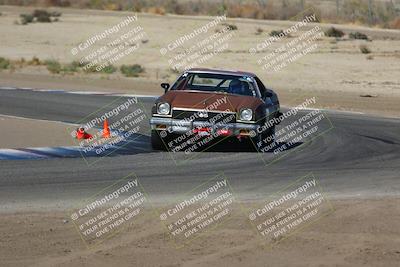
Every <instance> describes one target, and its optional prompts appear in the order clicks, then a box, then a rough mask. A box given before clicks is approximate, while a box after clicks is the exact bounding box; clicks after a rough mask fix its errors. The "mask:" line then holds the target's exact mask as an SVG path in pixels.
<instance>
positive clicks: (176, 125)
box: [150, 117, 259, 136]
mask: <svg viewBox="0 0 400 267" xmlns="http://www.w3.org/2000/svg"><path fill="white" fill-rule="evenodd" d="M150 126H151V129H152V130H158V131H167V132H168V133H175V134H185V133H187V132H189V131H193V130H195V129H204V128H207V129H209V130H210V134H213V133H219V134H220V133H223V134H221V135H225V136H252V135H254V134H255V133H256V131H257V129H258V127H259V125H258V124H255V123H239V122H236V123H210V122H202V121H184V120H178V119H172V118H164V117H152V118H151V119H150Z"/></svg>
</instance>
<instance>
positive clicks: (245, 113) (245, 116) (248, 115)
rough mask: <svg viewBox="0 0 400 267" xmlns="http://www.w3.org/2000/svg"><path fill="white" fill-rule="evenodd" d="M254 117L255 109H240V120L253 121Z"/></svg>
mask: <svg viewBox="0 0 400 267" xmlns="http://www.w3.org/2000/svg"><path fill="white" fill-rule="evenodd" d="M252 118H253V111H252V110H251V109H249V108H246V109H242V110H241V111H240V120H242V121H251V119H252Z"/></svg>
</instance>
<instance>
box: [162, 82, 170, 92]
mask: <svg viewBox="0 0 400 267" xmlns="http://www.w3.org/2000/svg"><path fill="white" fill-rule="evenodd" d="M161 87H162V88H164V92H165V93H166V92H167V91H168V89H169V83H162V84H161Z"/></svg>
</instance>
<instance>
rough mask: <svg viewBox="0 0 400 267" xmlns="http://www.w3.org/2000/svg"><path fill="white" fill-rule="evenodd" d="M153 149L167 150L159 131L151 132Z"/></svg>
mask: <svg viewBox="0 0 400 267" xmlns="http://www.w3.org/2000/svg"><path fill="white" fill-rule="evenodd" d="M151 147H152V148H153V149H154V150H163V151H165V150H166V149H165V144H164V142H163V140H162V138H161V136H160V132H159V131H151Z"/></svg>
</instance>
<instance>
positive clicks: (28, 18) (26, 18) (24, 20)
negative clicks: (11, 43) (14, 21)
mask: <svg viewBox="0 0 400 267" xmlns="http://www.w3.org/2000/svg"><path fill="white" fill-rule="evenodd" d="M19 16H20V17H21V24H22V25H26V24H28V23H32V22H33V20H34V16H33V15H32V14H21V15H19Z"/></svg>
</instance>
